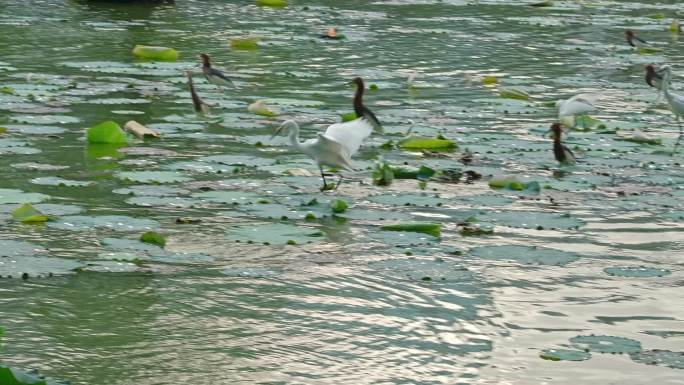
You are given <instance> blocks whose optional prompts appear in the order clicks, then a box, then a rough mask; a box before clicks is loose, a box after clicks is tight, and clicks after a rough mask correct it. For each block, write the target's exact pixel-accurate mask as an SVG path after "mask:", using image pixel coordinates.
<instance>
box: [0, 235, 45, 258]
mask: <svg viewBox="0 0 684 385" xmlns="http://www.w3.org/2000/svg"><path fill="white" fill-rule="evenodd" d="M46 252H47V250H45V249H44V248H42V247H40V246H38V245H34V244H33V243H29V242H21V241H13V240H10V239H0V257H17V256H27V255H35V254H43V253H46Z"/></svg>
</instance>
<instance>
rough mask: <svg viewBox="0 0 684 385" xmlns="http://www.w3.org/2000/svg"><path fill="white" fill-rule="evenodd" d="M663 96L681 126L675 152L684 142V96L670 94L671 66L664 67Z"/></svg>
mask: <svg viewBox="0 0 684 385" xmlns="http://www.w3.org/2000/svg"><path fill="white" fill-rule="evenodd" d="M663 72H664V74H663V94H664V95H665V99H667V104H669V106H670V111H672V113H673V114H674V115H675V119H676V120H677V125H678V126H679V137H678V138H677V142H676V143H675V146H674V151H677V147H678V146H679V142H680V141H681V140H682V134H684V132H683V131H682V122H681V119H682V117H684V96H682V95H679V94H675V93H672V92H670V79H672V68H670V66H665V67H663Z"/></svg>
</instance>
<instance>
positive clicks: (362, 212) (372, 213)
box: [335, 208, 411, 221]
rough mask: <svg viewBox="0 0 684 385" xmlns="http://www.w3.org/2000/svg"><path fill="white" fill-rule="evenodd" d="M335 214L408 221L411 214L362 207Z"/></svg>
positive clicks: (360, 219) (371, 219)
mask: <svg viewBox="0 0 684 385" xmlns="http://www.w3.org/2000/svg"><path fill="white" fill-rule="evenodd" d="M335 215H337V216H340V217H343V218H347V219H351V220H359V221H388V220H389V221H408V220H410V219H411V215H408V214H404V213H401V212H397V211H385V210H368V209H362V208H353V209H350V210H347V211H345V212H343V213H341V214H335Z"/></svg>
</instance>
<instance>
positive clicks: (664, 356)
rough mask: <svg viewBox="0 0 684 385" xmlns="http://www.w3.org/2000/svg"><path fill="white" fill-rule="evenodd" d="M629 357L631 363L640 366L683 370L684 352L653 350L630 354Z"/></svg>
mask: <svg viewBox="0 0 684 385" xmlns="http://www.w3.org/2000/svg"><path fill="white" fill-rule="evenodd" d="M629 357H630V358H631V359H632V361H634V362H638V363H640V364H646V365H656V366H665V367H668V368H672V369H684V352H673V351H670V350H661V349H653V350H644V351H641V352H637V353H631V354H630V355H629Z"/></svg>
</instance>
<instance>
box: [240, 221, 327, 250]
mask: <svg viewBox="0 0 684 385" xmlns="http://www.w3.org/2000/svg"><path fill="white" fill-rule="evenodd" d="M227 234H228V237H229V238H230V239H233V240H235V241H240V242H247V243H260V244H263V243H268V244H270V245H285V244H306V243H311V242H318V241H321V240H323V239H324V236H323V233H321V232H320V231H319V230H318V229H316V228H313V227H307V226H295V225H290V224H283V223H267V224H254V225H240V226H234V227H232V228H230V229H228V232H227Z"/></svg>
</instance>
